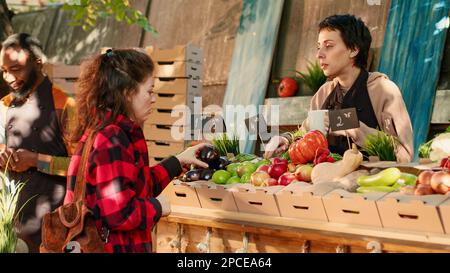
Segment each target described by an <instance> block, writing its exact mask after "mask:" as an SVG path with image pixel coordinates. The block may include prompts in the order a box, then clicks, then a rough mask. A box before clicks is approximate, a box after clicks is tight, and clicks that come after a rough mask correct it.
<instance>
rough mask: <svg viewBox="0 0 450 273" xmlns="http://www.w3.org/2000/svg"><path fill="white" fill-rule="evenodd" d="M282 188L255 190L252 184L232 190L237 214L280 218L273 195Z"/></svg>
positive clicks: (273, 187)
mask: <svg viewBox="0 0 450 273" xmlns="http://www.w3.org/2000/svg"><path fill="white" fill-rule="evenodd" d="M283 187H284V186H272V187H263V188H257V187H254V186H253V185H252V184H242V186H240V187H238V188H233V189H231V191H232V192H233V196H234V200H235V201H236V206H237V208H238V211H239V212H243V213H253V214H263V215H270V216H280V211H279V209H278V205H277V202H276V200H275V193H276V192H277V191H279V190H280V189H282V188H283Z"/></svg>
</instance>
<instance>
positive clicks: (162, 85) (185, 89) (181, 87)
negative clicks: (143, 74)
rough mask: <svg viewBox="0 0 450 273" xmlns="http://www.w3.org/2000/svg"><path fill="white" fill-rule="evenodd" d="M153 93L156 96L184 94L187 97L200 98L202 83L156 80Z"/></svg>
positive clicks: (193, 80) (189, 80) (166, 79)
mask: <svg viewBox="0 0 450 273" xmlns="http://www.w3.org/2000/svg"><path fill="white" fill-rule="evenodd" d="M154 92H155V93H158V94H184V95H187V96H188V97H201V96H202V83H201V81H200V80H199V79H192V78H190V79H185V78H162V79H159V78H156V79H155V87H154Z"/></svg>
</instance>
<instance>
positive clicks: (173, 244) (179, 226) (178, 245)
mask: <svg viewBox="0 0 450 273" xmlns="http://www.w3.org/2000/svg"><path fill="white" fill-rule="evenodd" d="M183 233H184V226H183V225H182V224H180V223H177V237H176V238H175V239H173V240H172V241H170V243H169V245H170V247H172V248H178V253H181V238H182V237H183Z"/></svg>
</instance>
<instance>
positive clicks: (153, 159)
mask: <svg viewBox="0 0 450 273" xmlns="http://www.w3.org/2000/svg"><path fill="white" fill-rule="evenodd" d="M150 155H151V154H150ZM164 159H165V157H164V158H163V157H149V162H150V166H154V165H156V164H158V163H159V162H161V161H163V160H164Z"/></svg>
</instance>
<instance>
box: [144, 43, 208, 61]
mask: <svg viewBox="0 0 450 273" xmlns="http://www.w3.org/2000/svg"><path fill="white" fill-rule="evenodd" d="M146 51H147V54H149V55H150V56H151V58H152V59H153V61H154V62H173V61H184V62H190V63H198V64H200V63H202V62H203V50H202V49H201V48H199V47H196V46H194V45H192V44H187V45H178V46H175V47H174V48H171V49H159V48H155V47H152V46H149V47H147V48H146Z"/></svg>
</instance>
